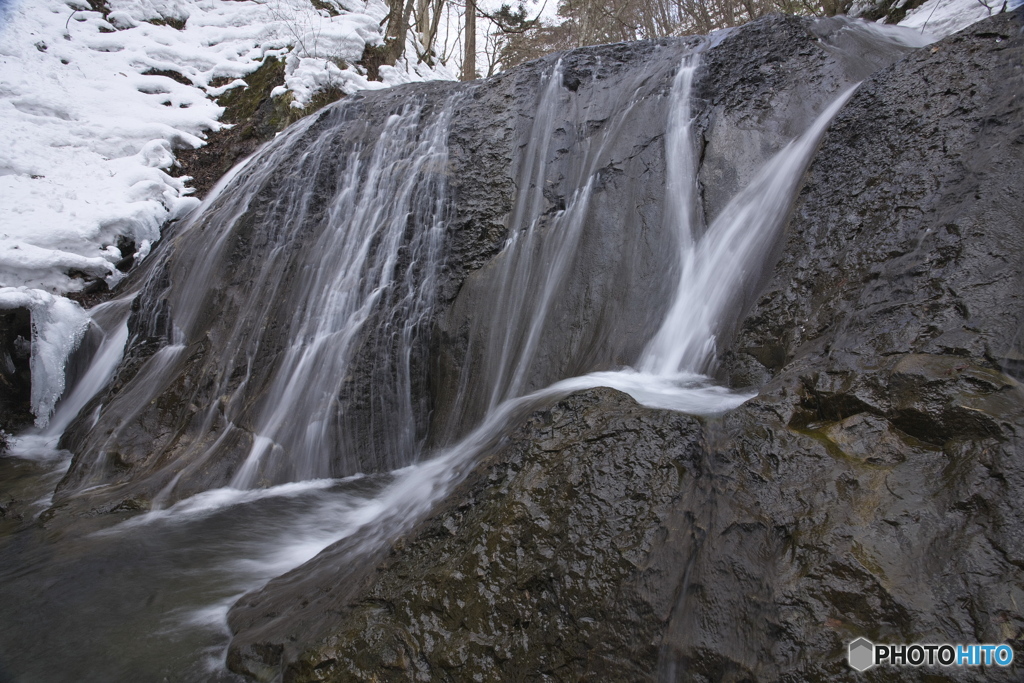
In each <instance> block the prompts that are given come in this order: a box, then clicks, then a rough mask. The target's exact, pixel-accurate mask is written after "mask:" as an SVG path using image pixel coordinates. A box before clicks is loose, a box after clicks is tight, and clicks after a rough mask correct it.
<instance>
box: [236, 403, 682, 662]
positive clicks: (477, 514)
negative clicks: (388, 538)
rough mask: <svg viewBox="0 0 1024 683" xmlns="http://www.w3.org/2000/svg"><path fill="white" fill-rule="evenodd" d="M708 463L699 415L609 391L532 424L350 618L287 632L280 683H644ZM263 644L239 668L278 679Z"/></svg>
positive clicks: (373, 583) (452, 501) (244, 622)
mask: <svg viewBox="0 0 1024 683" xmlns="http://www.w3.org/2000/svg"><path fill="white" fill-rule="evenodd" d="M700 454H701V443H700V426H699V423H698V421H697V420H696V419H695V418H693V417H689V416H686V415H682V414H678V413H671V412H668V411H652V410H648V409H645V408H642V407H640V406H638V405H637V404H636V403H634V402H633V400H632V399H630V398H629V397H628V396H626V395H624V394H621V393H619V392H616V391H613V390H611V389H595V390H592V391H588V392H584V393H580V394H576V395H574V396H572V397H570V398H568V399H566V400H564V401H562V402H559V403H558V404H557V405H555V406H554V407H552V408H550V409H547V410H542V411H539V412H537V413H535V414H533V415H532V416H530V418H529V419H527V420H526V421H525V422H524V423H523V424H522V425H521V426H520V427H519V428H517V429H516V430H515V431H514V432H513V433H512V434H511V435H510V437H509V439H508V444H507V445H506V446H504V447H503V448H501V449H500V450H499V451H498V452H497V453H494V454H493V455H491V456H490V457H487V458H486V459H484V460H483V461H482V462H480V463H479V465H478V466H477V467H476V469H475V471H474V472H473V474H472V475H471V476H470V477H469V478H468V479H467V480H466V481H465V482H463V484H462V485H461V486H460V487H459V488H458V489H457V490H456V491H455V492H454V494H453V495H452V496H451V497H450V498H449V503H446V504H444V505H442V508H441V509H440V510H439V511H438V512H437V513H436V514H435V515H433V517H432V519H430V520H429V521H428V522H427V523H425V524H424V525H423V526H422V527H421V528H420V529H418V530H417V532H416V533H415V534H414V535H413V537H412V538H410V539H409V540H408V542H405V543H400V544H399V545H398V546H396V547H395V548H394V549H392V550H391V552H390V554H389V555H388V556H387V557H386V558H384V559H383V561H382V562H381V564H380V565H378V566H377V567H376V568H375V569H374V570H373V572H371V574H370V575H369V576H368V577H364V578H363V582H364V583H365V584H366V586H367V587H366V588H365V589H364V590H363V591H361V592H360V593H359V594H358V597H357V598H356V599H355V600H354V601H353V602H352V603H351V604H350V605H348V606H347V607H345V608H343V609H342V614H343V616H342V617H341V618H340V619H338V618H337V617H333V618H332V617H329V616H328V614H329V613H330V612H328V614H324V615H322V617H321V618H322V619H331V621H332V622H333V623H331V624H330V627H328V628H324V627H325V626H327V624H318V625H317V626H318V627H319V628H318V629H317V631H318V632H317V633H316V635H314V633H313V632H310V631H306V632H302V631H301V630H300V631H298V632H299V633H301V635H302V636H304V637H305V638H307V639H308V638H317V637H319V638H320V639H319V640H314V641H313V642H309V640H307V641H306V642H305V643H304V645H305V646H306V647H307V648H308V647H309V646H310V645H312V648H311V649H307V650H305V651H302V650H299V651H296V650H295V649H294V646H293V645H292V643H290V642H288V640H289V638H288V636H295V635H296V631H292V630H290V629H293V628H295V627H296V624H295V622H292V623H290V624H287V625H286V626H285V628H284V630H281V631H278V632H277V633H276V635H277V636H278V637H281V636H284V635H285V634H287V636H285V639H284V640H283V641H282V643H283V645H284V648H287V649H288V650H290V652H288V657H287V658H286V659H288V660H292V661H289V662H288V667H287V669H286V672H285V680H373V679H374V678H375V677H380V676H383V677H384V679H385V680H444V679H449V678H450V679H456V680H518V679H520V678H521V677H523V676H524V675H526V676H527V677H531V676H533V675H536V676H537V677H540V678H543V673H542V672H548V674H549V675H552V676H554V677H555V678H557V679H559V680H569V679H572V680H578V679H580V678H585V677H589V676H595V675H596V676H600V677H603V678H606V679H608V680H642V679H645V678H649V677H650V676H651V675H652V673H653V672H654V670H655V668H656V666H657V661H658V651H659V639H660V633H661V631H662V630H663V629H664V628H665V626H666V624H667V621H668V619H669V616H670V614H671V613H672V609H673V605H674V602H675V600H676V595H675V591H676V587H677V586H678V585H679V582H680V581H681V580H682V578H683V574H684V573H685V571H686V567H687V565H686V561H685V553H684V549H685V548H686V547H687V545H688V543H689V539H688V537H687V535H688V534H689V533H690V529H689V525H684V527H685V528H682V529H681V528H680V527H679V523H680V521H681V520H680V519H677V518H676V517H675V516H674V507H675V506H676V505H677V504H678V501H679V499H680V498H681V497H684V496H685V491H687V490H689V489H690V488H691V487H692V486H693V485H694V482H695V480H696V479H697V478H699V476H700V472H699V468H700V466H701V465H700V462H701V460H702V458H701V456H700ZM666 541H671V542H670V543H667V542H666ZM278 583H279V584H281V583H283V584H285V585H287V582H286V581H285V582H282V581H279V582H278ZM276 588H278V586H275V585H273V584H272V585H271V587H270V588H268V590H267V591H266V592H265V594H264V595H261V596H257V597H256V598H255V599H252V600H247V601H243V603H241V604H240V606H239V607H237V608H236V609H235V611H234V612H233V614H232V624H233V625H234V626H235V628H236V629H238V628H241V627H243V626H248V627H252V626H253V625H256V624H260V623H261V622H263V621H265V620H266V619H267V618H268V615H267V614H266V605H265V604H264V602H263V601H262V600H261V599H260V598H263V597H265V596H266V595H270V596H272V595H273V593H274V591H275V589H276ZM313 601H314V602H315V603H316V604H317V607H318V608H319V609H324V608H325V607H324V605H323V604H322V602H317V600H316V598H313ZM298 628H299V629H302V626H299V627H298ZM254 640H255V639H252V638H250V637H249V633H248V632H244V633H243V634H242V635H241V636H240V637H239V638H236V640H235V644H234V646H233V650H232V663H233V664H234V665H235V666H236V667H238V668H239V669H240V670H243V671H248V672H249V673H262V672H263V671H269V670H272V668H273V667H274V665H277V664H278V663H279V661H280V659H281V657H282V648H280V647H278V648H275V647H274V644H272V643H266V642H260V641H259V640H255V642H254ZM296 655H298V657H297V658H296ZM293 658H294V659H293ZM527 672H533V674H527Z"/></svg>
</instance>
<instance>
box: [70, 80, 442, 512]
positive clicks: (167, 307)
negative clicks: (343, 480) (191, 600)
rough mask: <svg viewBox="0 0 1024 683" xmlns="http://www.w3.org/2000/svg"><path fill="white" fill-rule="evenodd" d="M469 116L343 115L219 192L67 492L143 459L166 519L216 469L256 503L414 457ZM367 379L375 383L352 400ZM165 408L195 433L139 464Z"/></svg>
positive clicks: (159, 297) (166, 275)
mask: <svg viewBox="0 0 1024 683" xmlns="http://www.w3.org/2000/svg"><path fill="white" fill-rule="evenodd" d="M456 101H457V97H453V98H449V100H448V101H446V102H445V103H444V104H443V105H441V106H438V107H430V106H427V105H425V104H424V103H423V102H421V101H416V100H414V101H412V102H408V101H407V102H405V103H403V104H402V105H401V106H400V107H399V108H398V109H397V111H395V112H393V113H392V114H391V115H389V116H387V117H385V118H384V121H383V124H382V126H381V127H380V128H379V129H378V130H366V125H365V124H363V123H362V122H360V121H359V120H358V113H355V114H352V115H349V114H347V113H346V109H345V107H344V106H340V107H336V108H335V109H334V111H329V112H327V113H326V114H325V115H323V116H321V117H319V118H317V117H311V118H310V119H307V120H305V121H303V122H302V123H301V124H300V125H298V126H297V127H295V128H293V129H290V130H289V131H288V132H287V133H285V134H284V135H282V136H279V138H278V139H277V140H275V141H274V143H273V144H272V145H271V146H270V147H269V148H268V149H267V150H265V151H264V152H263V153H262V154H260V155H258V156H256V157H255V158H253V159H251V160H250V161H249V162H247V163H246V164H245V165H244V166H243V167H242V168H241V169H238V170H236V171H235V173H234V177H233V178H232V179H230V180H229V181H227V182H223V183H221V185H220V186H219V189H218V191H216V192H215V193H214V196H213V197H211V198H210V199H208V200H207V202H206V203H205V204H204V206H203V208H202V210H201V211H200V212H199V214H198V215H197V216H196V217H194V218H193V219H192V221H191V222H190V224H189V225H187V226H185V227H184V228H183V229H182V230H181V231H180V233H179V234H178V235H177V236H176V237H175V238H174V242H175V251H174V252H173V253H170V254H168V253H167V252H164V253H163V256H162V260H158V261H157V263H155V264H153V265H151V266H150V267H151V272H152V273H153V274H152V275H151V277H150V279H149V281H148V282H147V283H146V284H145V286H144V288H143V290H142V292H141V293H133V294H132V295H131V296H135V297H137V298H138V300H139V301H142V300H145V301H147V302H150V305H149V306H148V307H140V308H143V310H139V311H137V312H136V313H135V316H136V319H135V324H134V326H133V327H134V329H135V330H136V331H137V332H136V338H135V339H134V340H133V342H132V344H130V346H132V347H133V348H134V349H143V357H144V362H143V363H142V365H141V367H140V369H139V370H138V371H137V374H136V375H134V377H130V378H129V379H128V381H127V385H126V388H124V389H122V390H121V391H120V392H119V393H118V394H116V395H115V396H114V397H113V398H112V400H110V402H109V403H108V404H107V405H104V406H103V407H102V411H101V412H100V416H99V423H100V424H99V427H98V428H97V427H94V426H93V425H88V427H90V428H91V430H90V431H89V432H88V433H87V434H86V436H85V437H84V438H83V439H82V442H81V443H80V445H79V447H78V449H79V450H82V451H86V452H89V453H91V454H93V455H92V456H91V457H93V459H94V460H93V463H92V465H91V466H90V467H79V468H73V471H72V475H70V476H69V479H68V480H67V481H66V482H65V488H67V489H69V490H70V489H72V488H78V489H80V488H82V487H84V486H88V485H95V484H96V483H100V482H102V481H104V480H105V479H107V478H109V476H110V472H111V468H117V467H123V464H124V463H125V462H126V461H128V462H132V463H133V464H134V463H138V465H136V466H141V467H142V469H143V470H144V471H145V470H150V471H151V472H152V474H151V476H153V477H156V478H157V480H158V481H162V484H161V487H162V490H161V492H160V494H159V495H158V496H157V498H156V500H155V504H157V505H159V504H162V503H163V502H164V501H168V500H170V499H172V498H175V497H180V495H181V494H180V493H176V489H177V488H178V487H179V486H185V487H186V488H185V491H186V494H187V493H189V492H195V491H197V490H202V489H203V488H209V485H208V484H207V485H205V486H204V485H203V480H204V471H205V470H208V469H209V467H210V463H211V462H213V461H218V460H219V461H221V464H220V465H218V466H219V467H220V468H221V470H223V468H224V462H225V461H226V462H227V463H228V466H229V467H231V468H232V469H233V473H232V474H231V477H230V483H231V485H232V486H235V487H239V488H249V487H254V486H267V485H272V484H275V483H282V482H287V481H301V480H306V479H315V478H324V477H332V476H339V475H341V476H343V475H346V474H353V473H355V472H358V471H360V470H362V469H365V468H366V467H367V466H368V465H370V467H371V468H379V469H390V468H393V467H396V466H401V465H402V464H405V463H406V462H409V461H410V460H413V459H415V457H416V455H417V453H418V450H419V448H418V443H419V440H420V439H421V438H422V437H421V435H420V434H419V433H418V432H420V431H422V428H420V427H419V426H418V422H417V421H418V420H419V421H422V419H423V416H424V415H425V414H426V412H427V408H426V407H425V406H423V405H417V404H416V400H417V399H416V398H415V397H414V392H413V391H412V387H413V385H414V384H416V383H421V382H422V379H421V375H422V373H423V368H422V365H423V364H424V363H423V360H422V359H421V358H418V357H416V355H415V349H414V347H415V345H416V341H417V337H418V335H420V334H422V330H421V327H422V325H423V324H424V323H425V321H426V320H427V319H428V317H429V314H430V311H431V308H432V305H433V300H434V293H435V291H436V289H437V285H436V278H437V272H438V268H439V267H440V263H441V251H442V246H443V240H444V231H445V224H446V219H447V213H446V212H447V206H448V198H447V195H446V185H447V180H446V174H447V173H448V169H447V137H448V128H449V123H450V120H451V116H452V112H453V111H454V108H455V106H456ZM225 187H228V188H230V190H229V191H224V188H225ZM193 255H194V257H193ZM152 302H156V304H155V305H152ZM136 306H137V307H138V303H137V304H136ZM152 346H157V347H159V348H157V350H156V351H155V353H152V352H145V351H144V349H145V348H147V347H152ZM139 354H140V352H139V351H133V352H132V355H139ZM146 354H148V355H146ZM355 364H360V365H361V366H365V365H369V366H370V367H371V369H370V370H369V371H368V374H371V375H372V376H373V377H374V378H376V381H373V382H369V383H364V384H363V385H360V386H356V387H353V385H352V369H353V367H355ZM360 392H362V393H360ZM165 397H167V398H169V399H170V400H172V401H174V402H175V403H178V404H182V403H183V404H184V406H191V407H190V408H188V409H189V410H190V411H192V414H191V415H190V416H189V417H188V419H187V420H186V427H185V429H184V431H183V432H182V433H178V434H174V435H165V434H160V435H158V436H157V437H156V438H154V439H152V440H147V441H148V443H147V442H143V443H139V444H138V445H137V446H136V448H137V452H136V453H125V452H124V448H125V445H126V444H128V445H129V446H132V444H133V442H135V441H136V440H137V437H134V436H132V434H131V432H130V431H129V430H131V429H137V427H136V426H135V423H136V421H138V420H141V419H142V418H143V417H144V415H145V414H146V411H150V410H153V409H154V406H158V405H159V404H160V403H161V401H164V400H165ZM181 407H183V406H180V405H179V406H178V407H177V408H172V409H174V410H180V409H181ZM367 433H372V434H373V435H374V437H375V438H373V439H367V438H366V434H367ZM169 455H170V456H171V457H168V456H169ZM161 461H164V462H161ZM149 463H154V464H153V465H150V464H149ZM232 463H233V464H232ZM377 463H379V464H377Z"/></svg>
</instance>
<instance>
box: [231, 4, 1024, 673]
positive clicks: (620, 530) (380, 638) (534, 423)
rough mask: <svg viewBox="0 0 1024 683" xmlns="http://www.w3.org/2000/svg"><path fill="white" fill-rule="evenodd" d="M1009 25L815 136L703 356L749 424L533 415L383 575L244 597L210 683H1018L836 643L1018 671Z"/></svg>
mask: <svg viewBox="0 0 1024 683" xmlns="http://www.w3.org/2000/svg"><path fill="white" fill-rule="evenodd" d="M1022 25H1024V17H1022V13H1021V12H1016V13H1012V14H1003V15H1000V16H997V17H995V18H993V19H990V20H987V21H985V22H982V23H980V24H978V25H976V26H975V27H973V28H971V29H969V30H967V31H965V32H963V33H961V34H958V35H956V36H952V37H950V38H948V39H946V40H944V41H942V42H940V43H938V44H936V45H935V46H933V47H930V48H925V49H923V50H920V51H918V52H915V53H914V54H912V55H911V56H910V57H909V58H907V59H904V60H902V61H900V62H898V63H896V64H894V65H893V66H891V67H888V68H886V69H883V70H882V71H880V72H879V73H877V74H876V75H874V76H872V77H871V78H870V79H869V80H868V81H867V82H866V83H865V84H864V85H863V86H862V87H861V89H860V91H859V92H858V93H857V94H856V95H855V96H854V98H853V99H852V100H851V101H850V103H849V104H848V105H847V107H846V108H845V110H844V111H843V112H842V113H841V114H840V116H839V118H838V119H837V121H836V122H835V124H834V125H833V127H832V129H831V131H830V132H829V133H828V134H827V135H826V138H825V140H824V142H823V144H822V147H821V150H820V151H819V153H818V156H817V158H816V160H815V162H814V163H813V165H812V167H811V168H810V170H809V172H808V175H807V182H806V185H805V188H804V190H803V192H802V194H801V196H800V198H799V201H798V203H797V206H796V209H795V212H794V216H793V219H792V222H791V224H790V226H789V230H788V235H787V237H786V241H785V244H784V245H783V247H782V248H781V257H780V259H779V261H778V263H777V265H776V267H775V268H774V270H773V271H772V273H771V277H770V281H769V283H768V284H767V286H766V288H765V290H764V293H763V296H762V297H761V298H760V299H759V300H758V301H757V302H756V305H754V306H753V308H752V310H751V311H750V312H749V314H747V315H746V316H745V317H744V318H743V320H742V323H741V324H740V325H739V332H738V334H737V336H736V339H735V341H734V342H733V343H732V344H731V345H729V346H727V347H726V348H725V353H724V354H723V364H722V376H723V377H724V378H726V379H729V380H731V382H732V383H734V384H736V385H748V384H760V383H764V386H763V387H762V389H761V392H760V394H759V395H758V396H757V397H756V398H754V399H752V400H751V401H748V402H747V403H745V404H744V405H742V406H741V407H740V408H738V409H736V410H734V411H732V412H730V413H728V414H726V415H724V416H721V417H719V418H704V419H700V420H697V419H695V418H691V417H686V416H682V415H673V414H669V413H665V412H662V411H656V410H649V409H644V408H640V407H638V406H636V405H634V404H632V402H631V401H630V400H628V399H626V398H624V397H622V396H621V395H619V394H616V393H615V392H611V391H607V390H594V391H591V392H586V393H583V394H578V395H574V396H572V397H570V398H568V399H565V400H564V401H562V402H560V403H559V404H557V405H556V406H554V407H553V408H550V409H547V410H542V411H540V412H538V413H536V414H534V415H533V416H531V417H530V418H529V419H527V420H526V421H525V422H523V423H522V424H521V425H520V426H519V427H517V428H516V429H515V430H513V431H512V432H511V436H510V438H509V441H508V443H507V445H505V446H504V447H502V448H500V449H498V450H496V451H494V452H492V453H490V454H489V455H488V456H487V457H486V458H485V459H484V460H482V461H481V462H480V464H479V465H478V467H477V468H476V469H475V470H474V471H473V472H472V473H471V474H470V475H469V477H468V478H467V479H466V481H465V482H464V483H463V484H462V485H461V486H460V487H458V488H457V489H456V491H455V492H454V493H453V495H452V496H451V497H449V499H448V500H447V501H446V502H445V503H444V504H443V505H442V506H441V507H440V508H439V509H438V510H436V511H435V512H434V514H433V515H432V516H431V517H430V518H429V519H427V520H425V521H424V522H423V523H422V524H421V525H420V526H419V527H417V528H416V529H414V530H412V531H411V532H409V533H408V534H406V535H405V536H404V537H403V538H402V539H401V540H400V541H399V542H398V544H396V546H395V547H394V548H393V549H392V550H391V551H390V552H389V553H388V554H387V555H386V556H384V557H383V558H381V557H374V558H369V560H368V561H367V562H366V563H365V564H364V565H362V566H359V567H358V568H354V567H348V568H346V570H345V572H343V573H336V574H335V577H337V578H338V582H337V583H334V584H332V583H331V581H330V578H329V576H330V574H329V573H326V574H316V573H315V572H314V571H313V569H315V568H317V564H316V561H314V563H313V564H312V565H311V567H312V569H311V568H301V567H300V568H299V569H297V570H295V571H293V572H292V573H291V574H290V575H288V576H287V577H284V578H282V579H279V580H276V581H275V582H272V583H271V584H270V585H268V586H267V587H266V588H265V589H264V590H263V591H261V592H259V593H257V594H254V595H251V596H247V597H246V598H244V599H243V600H242V601H241V602H240V603H239V604H238V605H237V606H236V607H235V609H234V610H233V612H232V615H231V624H232V627H233V629H234V630H235V632H236V635H235V640H234V643H233V645H232V649H231V654H230V656H229V662H230V663H231V665H232V667H233V668H235V669H237V670H239V671H244V672H248V673H250V674H252V675H258V676H264V677H272V676H275V675H278V674H281V673H282V672H283V678H284V680H285V681H305V680H337V681H349V680H472V679H473V678H474V676H477V677H479V680H505V679H510V680H570V679H571V680H579V679H581V678H600V679H602V680H653V679H658V680H666V681H669V680H672V681H675V680H685V681H755V680H756V681H792V682H793V683H796V682H797V681H835V680H839V681H851V682H852V681H855V680H856V681H860V680H868V681H884V680H893V678H894V677H899V679H900V680H908V681H922V682H923V681H974V680H982V679H984V680H1003V681H1011V680H1019V679H1020V677H1021V669H1020V666H1021V665H1020V664H1015V665H1014V666H1013V667H1010V668H1008V669H999V668H996V667H987V668H985V669H976V668H940V667H923V668H907V669H902V670H898V671H897V670H894V669H891V668H886V667H881V668H875V669H872V670H870V671H868V672H867V673H864V674H855V673H854V672H853V671H852V670H851V669H849V668H848V667H847V665H846V662H845V655H846V644H847V643H848V642H850V641H851V640H853V639H855V638H857V637H860V636H864V637H867V638H869V639H870V640H872V641H874V642H878V643H886V642H891V643H909V642H915V641H916V642H932V643H943V642H952V643H972V642H982V643H984V642H1006V643H1009V644H1010V645H1011V646H1012V647H1013V648H1014V649H1015V650H1017V651H1020V649H1021V647H1024V614H1022V611H1021V608H1020V607H1019V606H1020V605H1022V604H1024V603H1022V600H1024V571H1022V570H1024V543H1022V542H1021V539H1022V538H1024V513H1022V512H1021V509H1020V505H1019V501H1020V500H1021V499H1022V496H1024V468H1022V461H1021V458H1022V453H1021V450H1020V447H1019V444H1020V443H1021V437H1022V436H1024V433H1022V430H1024V393H1022V392H1024V390H1022V387H1021V385H1020V383H1019V381H1018V379H1019V373H1020V367H1021V366H1020V328H1021V323H1022V316H1024V306H1022V305H1021V294H1020V292H1021V291H1022V289H1021V286H1020V284H1021V283H1020V281H1019V279H1020V277H1021V273H1022V272H1024V267H1022V266H1024V264H1022V263H1021V262H1020V258H1021V253H1022V250H1021V249H1020V246H1021V245H1020V244H1019V242H1020V241H1021V239H1022V235H1024V230H1022V229H1024V225H1022V221H1021V216H1024V212H1022V210H1021V209H1024V207H1022V206H1021V199H1020V196H1019V192H1016V191H1015V190H1016V186H1017V185H1018V184H1019V180H1020V178H1021V177H1024V112H1022V107H1024V99H1022V98H1024V71H1022V67H1021V64H1024V32H1022ZM712 52H713V51H712ZM709 196H710V195H709ZM709 203H710V204H712V205H713V204H714V200H713V199H712V200H710V202H709ZM484 272H485V269H483V268H482V269H481V270H479V271H478V274H477V275H471V276H470V278H469V279H468V280H467V286H468V283H469V281H470V280H472V279H473V278H474V277H478V276H479V277H482V276H483V273H484ZM460 296H462V294H460ZM457 306H458V303H456V307H457ZM322 566H323V565H320V567H321V568H322ZM297 586H299V587H300V588H296V587H297ZM335 589H336V590H335ZM282 607H283V609H284V611H278V609H279V608H282Z"/></svg>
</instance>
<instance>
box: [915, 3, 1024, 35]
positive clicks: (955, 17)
mask: <svg viewBox="0 0 1024 683" xmlns="http://www.w3.org/2000/svg"><path fill="white" fill-rule="evenodd" d="M1022 3H1024V0H1010V2H1007V0H928V2H926V3H924V4H923V5H921V6H920V7H918V8H917V9H914V10H911V11H910V12H908V13H907V16H906V17H905V18H904V19H903V21H901V22H900V23H899V25H900V26H905V27H907V28H911V29H917V30H918V31H920V32H921V33H922V34H926V35H927V34H930V35H931V36H932V37H933V39H934V40H939V39H940V38H945V37H946V36H948V35H951V34H953V33H956V32H957V31H962V30H963V29H965V28H967V27H968V26H970V25H971V24H974V23H977V22H979V21H981V20H982V19H987V18H989V17H991V16H993V15H995V14H999V13H1000V12H1003V11H1005V10H1008V9H1014V8H1015V7H1019V6H1020V5H1021V4H1022Z"/></svg>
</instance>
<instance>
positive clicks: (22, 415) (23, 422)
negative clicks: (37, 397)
mask: <svg viewBox="0 0 1024 683" xmlns="http://www.w3.org/2000/svg"><path fill="white" fill-rule="evenodd" d="M31 339H32V315H31V313H30V311H29V310H28V309H25V308H18V309H15V310H0V453H2V452H3V451H4V450H5V449H6V445H7V442H6V438H5V437H4V436H3V434H2V433H3V432H6V433H7V434H13V433H14V432H15V431H17V430H20V429H24V428H25V427H27V426H29V425H31V424H32V421H33V419H34V418H33V415H32V367H31V359H30V347H31V341H30V340H31Z"/></svg>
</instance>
